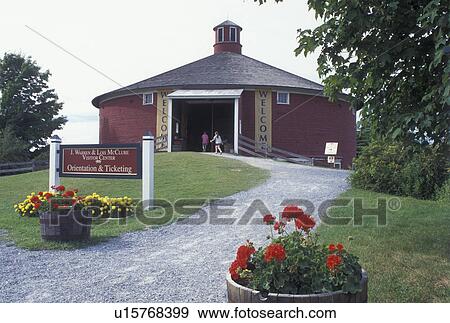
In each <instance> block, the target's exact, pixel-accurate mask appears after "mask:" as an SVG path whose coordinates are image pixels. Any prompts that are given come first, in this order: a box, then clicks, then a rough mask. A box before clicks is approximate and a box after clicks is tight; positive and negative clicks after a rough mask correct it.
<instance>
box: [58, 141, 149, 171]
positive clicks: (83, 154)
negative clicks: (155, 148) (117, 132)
mask: <svg viewBox="0 0 450 323" xmlns="http://www.w3.org/2000/svg"><path fill="white" fill-rule="evenodd" d="M59 156H60V167H59V176H60V177H94V178H95V177H96V178H111V177H115V178H134V179H138V178H142V172H141V169H142V166H141V162H142V154H141V145H140V144H126V145H122V144H117V145H61V146H60V154H59Z"/></svg>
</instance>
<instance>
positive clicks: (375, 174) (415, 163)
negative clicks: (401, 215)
mask: <svg viewBox="0 0 450 323" xmlns="http://www.w3.org/2000/svg"><path fill="white" fill-rule="evenodd" d="M354 164H355V172H354V173H353V174H352V175H351V177H350V181H351V183H352V186H353V187H355V188H362V189H366V190H371V191H376V192H381V193H387V194H394V195H405V196H412V197H415V198H421V199H430V198H432V197H433V196H434V195H435V192H436V190H437V189H438V188H439V187H441V186H442V184H443V182H444V179H445V176H444V174H445V171H446V170H445V158H444V157H443V155H442V154H441V153H440V152H439V151H438V150H437V148H432V147H428V146H425V147H420V148H418V147H411V146H406V145H402V144H401V143H392V142H388V141H385V140H374V141H372V142H371V143H370V144H369V145H368V146H366V147H365V148H364V149H363V151H362V153H361V155H360V156H358V157H357V158H355V160H354Z"/></svg>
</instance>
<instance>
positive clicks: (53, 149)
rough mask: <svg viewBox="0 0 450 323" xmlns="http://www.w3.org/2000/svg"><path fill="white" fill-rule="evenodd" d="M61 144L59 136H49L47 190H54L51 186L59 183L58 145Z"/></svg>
mask: <svg viewBox="0 0 450 323" xmlns="http://www.w3.org/2000/svg"><path fill="white" fill-rule="evenodd" d="M60 145H61V138H59V137H58V136H57V135H55V136H53V137H51V138H50V160H49V163H48V190H49V191H50V192H51V191H54V189H53V188H52V186H58V185H59V184H60V179H59V167H60V165H59V154H60V150H59V147H60Z"/></svg>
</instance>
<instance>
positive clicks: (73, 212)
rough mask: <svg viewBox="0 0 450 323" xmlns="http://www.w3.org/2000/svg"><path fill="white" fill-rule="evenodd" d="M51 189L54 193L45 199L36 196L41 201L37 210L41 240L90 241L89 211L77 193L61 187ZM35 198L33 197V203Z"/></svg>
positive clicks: (90, 220) (90, 219)
mask: <svg viewBox="0 0 450 323" xmlns="http://www.w3.org/2000/svg"><path fill="white" fill-rule="evenodd" d="M53 189H54V190H55V193H49V194H47V198H45V197H44V199H41V198H40V196H39V194H38V196H37V198H39V199H40V200H41V202H40V205H39V206H38V207H37V209H38V211H39V220H40V224H41V236H42V239H44V240H52V241H70V240H88V239H90V236H91V223H92V218H91V214H88V212H89V209H85V208H84V205H83V203H82V198H81V197H78V196H77V191H76V190H67V191H66V189H65V187H64V186H62V185H60V186H56V187H54V188H53ZM37 198H36V197H34V200H35V202H37ZM32 199H33V198H32ZM32 202H33V201H32Z"/></svg>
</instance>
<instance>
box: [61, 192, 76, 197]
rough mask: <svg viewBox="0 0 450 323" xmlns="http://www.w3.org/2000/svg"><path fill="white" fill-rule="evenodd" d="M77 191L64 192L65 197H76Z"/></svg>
mask: <svg viewBox="0 0 450 323" xmlns="http://www.w3.org/2000/svg"><path fill="white" fill-rule="evenodd" d="M74 195H75V192H74V191H67V192H65V193H64V194H63V197H74Z"/></svg>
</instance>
